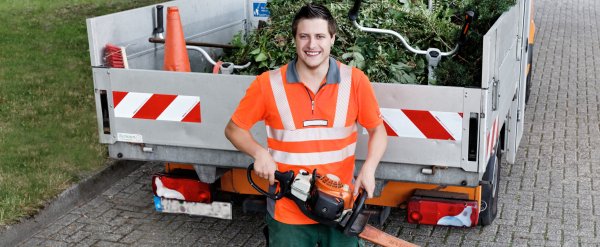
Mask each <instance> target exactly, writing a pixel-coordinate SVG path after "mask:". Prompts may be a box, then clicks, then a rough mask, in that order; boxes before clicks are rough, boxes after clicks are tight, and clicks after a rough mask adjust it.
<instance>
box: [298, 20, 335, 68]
mask: <svg viewBox="0 0 600 247" xmlns="http://www.w3.org/2000/svg"><path fill="white" fill-rule="evenodd" d="M294 40H295V42H296V54H297V55H298V65H301V66H306V67H307V68H309V69H317V68H320V66H327V65H328V64H329V53H330V52H331V47H332V46H333V42H334V40H335V35H333V36H332V35H330V34H329V28H328V25H327V21H326V20H323V19H302V20H300V21H299V22H298V27H297V28H296V37H294Z"/></svg>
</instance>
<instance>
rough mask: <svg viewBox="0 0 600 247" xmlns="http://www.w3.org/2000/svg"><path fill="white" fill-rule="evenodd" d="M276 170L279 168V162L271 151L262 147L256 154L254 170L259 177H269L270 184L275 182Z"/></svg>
mask: <svg viewBox="0 0 600 247" xmlns="http://www.w3.org/2000/svg"><path fill="white" fill-rule="evenodd" d="M275 170H277V164H275V161H274V160H273V157H272V156H271V154H270V153H269V151H267V150H266V149H261V150H259V151H258V152H257V153H256V155H254V172H255V173H256V175H258V176H259V177H261V178H264V179H268V180H269V184H270V185H273V184H274V183H275Z"/></svg>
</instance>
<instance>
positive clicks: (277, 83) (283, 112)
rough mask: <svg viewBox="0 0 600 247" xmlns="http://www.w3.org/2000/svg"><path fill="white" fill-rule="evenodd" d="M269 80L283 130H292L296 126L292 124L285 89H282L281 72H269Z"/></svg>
mask: <svg viewBox="0 0 600 247" xmlns="http://www.w3.org/2000/svg"><path fill="white" fill-rule="evenodd" d="M269 78H270V79H269V80H270V81H271V88H272V90H273V96H274V97H275V104H276V105H277V110H278V111H279V116H280V117H281V122H282V123H283V128H285V129H289V130H294V129H296V125H295V124H294V118H292V111H291V110H290V104H289V103H288V99H287V95H286V94H285V88H284V87H283V80H282V79H281V70H280V69H277V70H271V71H270V72H269Z"/></svg>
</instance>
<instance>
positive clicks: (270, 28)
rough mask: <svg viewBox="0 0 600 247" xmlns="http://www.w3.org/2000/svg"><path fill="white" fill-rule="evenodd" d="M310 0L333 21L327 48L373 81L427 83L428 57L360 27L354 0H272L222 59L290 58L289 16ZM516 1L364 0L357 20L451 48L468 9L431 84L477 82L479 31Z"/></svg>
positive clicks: (262, 65) (259, 63)
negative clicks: (261, 19)
mask: <svg viewBox="0 0 600 247" xmlns="http://www.w3.org/2000/svg"><path fill="white" fill-rule="evenodd" d="M308 2H313V3H319V4H323V5H325V6H327V7H328V8H329V10H330V11H331V13H332V14H333V16H334V17H335V19H336V21H337V23H338V31H337V34H336V41H335V45H334V47H333V49H332V51H331V55H332V56H334V57H335V58H336V59H338V60H340V61H342V62H344V63H346V64H349V65H352V66H356V67H358V68H360V69H361V70H363V71H364V72H365V73H366V74H367V75H368V76H369V78H370V80H371V81H373V82H389V83H404V84H427V83H428V80H427V61H426V59H425V56H424V55H416V54H414V53H411V52H410V51H409V50H407V49H406V48H405V47H404V46H403V45H402V43H401V41H400V40H399V39H398V38H396V37H394V36H391V35H385V34H374V33H366V32H361V31H359V30H358V29H357V28H356V27H354V26H353V25H352V23H351V22H350V21H349V20H348V17H347V16H348V11H349V10H350V8H351V7H352V5H353V3H354V1H339V0H338V1H336V0H324V1H289V0H269V1H268V3H267V7H268V8H269V11H270V13H271V18H270V19H269V21H268V22H267V23H266V24H265V25H263V26H262V27H260V28H258V29H256V30H254V31H252V32H250V33H249V34H246V35H244V34H243V33H239V34H237V35H236V36H235V37H234V39H233V40H232V42H231V44H232V45H235V46H239V47H241V48H240V49H235V50H231V51H228V52H227V53H226V54H225V57H223V58H222V60H223V61H232V62H234V63H235V64H245V63H247V62H252V65H251V66H250V67H249V68H247V69H244V70H240V71H239V72H240V73H242V74H250V75H257V74H260V73H262V72H264V71H267V70H270V69H275V68H277V67H278V66H281V65H283V64H286V63H288V62H289V61H290V60H292V59H293V58H294V57H295V47H294V45H293V37H292V34H291V22H292V18H293V17H294V14H295V12H296V11H297V10H298V9H300V7H302V6H303V5H305V4H306V3H308ZM515 2H516V0H462V1H461V0H437V1H434V10H433V11H429V10H428V2H427V1H426V0H400V1H399V0H372V1H363V2H362V5H361V9H360V12H359V17H358V21H359V23H360V24H361V25H363V26H365V27H372V28H380V29H390V30H394V31H396V32H398V33H400V34H401V35H402V36H404V38H405V39H406V40H407V41H408V43H409V44H410V45H411V46H413V47H415V48H417V49H422V50H426V49H427V48H429V47H434V48H438V49H440V50H441V51H450V50H452V49H453V48H454V47H455V45H456V43H457V39H458V36H459V32H460V30H461V28H462V25H463V20H464V13H465V12H466V11H468V10H473V11H475V13H476V18H475V20H474V21H473V24H472V26H471V29H470V31H469V34H468V36H467V40H466V42H465V43H464V45H463V46H462V47H461V49H460V50H459V51H458V52H457V53H456V54H454V55H453V56H451V57H444V58H442V60H441V61H440V63H439V65H438V67H437V69H436V71H435V72H436V76H437V79H436V81H435V82H430V83H432V84H435V85H445V86H460V87H478V86H480V83H481V61H482V55H483V36H484V35H485V33H486V32H487V31H488V30H489V29H490V27H491V26H492V25H493V24H494V22H495V21H496V20H497V19H498V17H500V15H502V13H504V12H505V11H507V10H508V9H509V8H510V7H512V6H514V5H515Z"/></svg>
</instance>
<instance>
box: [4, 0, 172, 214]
mask: <svg viewBox="0 0 600 247" xmlns="http://www.w3.org/2000/svg"><path fill="white" fill-rule="evenodd" d="M158 2H162V1H157V0H135V1H132V0H112V1H95V0H60V1H47V0H29V1H22V0H3V1H0V12H1V13H2V14H1V15H0V23H2V25H0V34H2V35H0V119H2V120H1V121H0V150H1V151H0V225H6V224H10V223H14V222H15V221H17V220H18V218H19V217H22V216H27V215H31V214H33V213H35V212H36V211H37V210H39V209H40V208H41V207H43V206H44V203H45V202H46V201H48V200H49V199H51V198H52V197H54V196H56V195H57V194H58V193H60V192H61V191H63V190H64V189H66V188H68V187H69V186H71V185H72V184H73V183H75V182H77V181H79V180H81V179H82V178H84V177H86V176H89V175H90V174H91V173H93V172H95V171H98V170H99V169H101V168H102V167H103V165H104V164H105V161H106V160H105V159H106V157H107V154H106V148H105V147H103V146H101V145H100V144H99V143H98V136H97V131H98V129H97V124H96V113H95V112H96V110H95V106H94V105H95V103H94V93H93V82H92V72H91V69H90V59H89V51H88V39H87V31H86V24H85V19H86V18H88V17H93V16H99V15H104V14H108V13H113V12H116V11H121V10H125V9H131V8H134V7H139V6H146V5H149V4H153V3H158Z"/></svg>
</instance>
